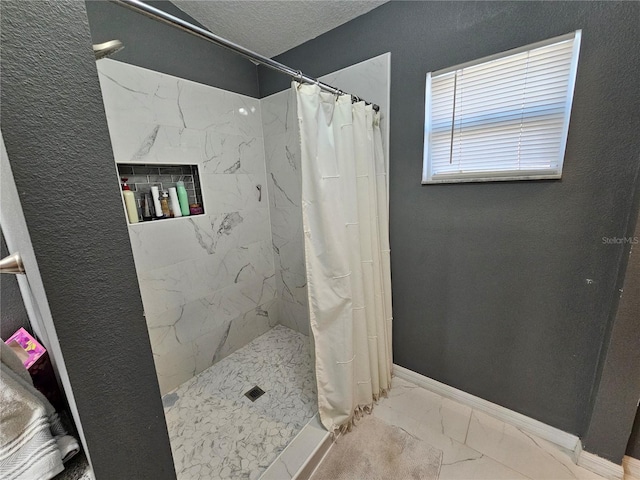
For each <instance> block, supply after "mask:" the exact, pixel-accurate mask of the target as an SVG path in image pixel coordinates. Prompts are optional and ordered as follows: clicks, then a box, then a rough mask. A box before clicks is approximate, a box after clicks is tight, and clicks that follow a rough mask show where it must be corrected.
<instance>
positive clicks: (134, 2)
mask: <svg viewBox="0 0 640 480" xmlns="http://www.w3.org/2000/svg"><path fill="white" fill-rule="evenodd" d="M111 1H112V2H113V3H116V4H119V5H122V6H125V7H128V8H130V9H132V10H134V11H136V12H138V13H141V14H143V15H146V16H147V17H150V18H153V19H154V20H159V21H161V22H164V23H168V24H169V25H171V26H173V27H176V28H179V29H180V30H183V31H185V32H187V33H190V34H192V35H195V36H196V37H200V38H203V39H205V40H208V41H210V42H213V43H215V44H216V45H220V46H221V47H225V48H227V49H229V50H231V51H232V52H235V53H238V54H240V55H242V56H243V57H245V58H248V59H249V60H251V61H253V62H257V63H260V64H262V65H264V66H266V67H269V68H271V69H273V70H276V71H277V72H281V73H284V74H286V75H289V76H290V77H293V78H295V79H296V80H297V81H298V82H299V83H310V84H316V85H318V86H319V87H320V89H321V90H324V91H325V92H330V93H333V94H334V95H343V94H346V93H345V92H343V91H342V90H340V89H338V88H335V87H332V86H331V85H327V84H326V83H323V82H321V81H319V80H318V79H316V78H313V77H310V76H308V75H305V74H304V73H302V71H301V70H294V69H293V68H291V67H288V66H287V65H284V64H283V63H280V62H277V61H275V60H273V59H271V58H268V57H265V56H264V55H260V54H259V53H256V52H254V51H252V50H249V49H248V48H245V47H243V46H242V45H238V44H237V43H234V42H232V41H230V40H227V39H226V38H222V37H220V36H218V35H216V34H214V33H211V32H210V31H209V30H205V29H204V28H200V27H198V26H196V25H193V24H191V23H189V22H186V21H184V20H182V19H181V18H178V17H175V16H173V15H171V14H169V13H167V12H164V11H162V10H160V9H158V8H155V7H152V6H151V5H148V4H146V3H144V2H141V1H140V0H111ZM347 95H348V94H347ZM351 100H352V101H356V102H357V101H361V100H362V99H361V98H360V97H358V96H356V95H351ZM365 103H367V104H370V105H371V103H369V102H365ZM373 109H374V110H375V111H376V112H377V111H379V110H380V107H378V105H375V104H373Z"/></svg>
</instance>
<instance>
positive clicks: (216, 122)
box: [97, 59, 299, 394]
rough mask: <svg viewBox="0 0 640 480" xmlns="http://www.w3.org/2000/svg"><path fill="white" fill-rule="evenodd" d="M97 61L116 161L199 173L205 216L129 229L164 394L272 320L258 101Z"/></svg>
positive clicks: (274, 281)
mask: <svg viewBox="0 0 640 480" xmlns="http://www.w3.org/2000/svg"><path fill="white" fill-rule="evenodd" d="M97 66H98V72H99V77H100V83H101V87H102V94H103V98H104V104H105V110H106V114H107V120H108V124H109V132H110V136H111V142H112V145H113V151H114V155H115V159H116V162H121V163H146V164H153V163H157V164H196V165H198V166H199V169H200V179H201V184H202V195H203V199H201V200H202V201H203V203H204V208H205V215H201V216H194V217H190V218H179V219H173V220H163V221H157V222H151V223H141V224H135V225H129V235H130V238H131V245H132V249H133V254H134V259H135V264H136V270H137V274H138V280H139V284H140V290H141V293H142V300H143V304H144V309H145V316H146V321H147V326H148V328H149V334H150V338H151V346H152V349H153V354H154V359H155V363H156V370H157V373H158V379H159V382H160V388H161V391H162V393H163V394H164V393H166V392H168V391H170V390H172V389H174V388H175V387H177V386H178V385H180V384H182V383H183V382H185V381H187V380H188V379H190V378H191V377H193V376H195V375H197V374H198V373H200V372H201V371H203V370H205V369H206V368H208V367H209V366H211V365H212V364H213V363H215V362H217V361H218V360H220V359H222V358H224V357H225V356H227V355H229V354H230V353H232V352H233V351H235V350H237V349H238V348H240V347H242V346H244V345H246V344H247V343H249V342H250V341H251V340H253V339H254V338H256V337H258V336H259V335H261V334H263V333H265V332H266V331H268V330H269V329H270V328H271V327H272V326H274V325H275V324H277V323H278V318H277V312H278V310H277V309H276V303H275V302H276V289H277V282H278V279H277V278H276V276H275V270H274V258H273V249H272V239H271V225H270V221H269V202H268V201H267V177H266V171H265V159H264V147H263V138H262V136H263V133H262V119H261V114H260V101H259V100H257V99H254V98H250V97H246V96H243V95H239V94H235V93H231V92H227V91H224V90H220V89H217V88H213V87H209V86H204V85H201V84H198V83H195V82H191V81H187V80H183V79H179V78H176V77H172V76H169V75H164V74H160V73H158V72H155V71H150V70H146V69H143V68H140V67H136V66H132V65H128V64H125V63H121V62H117V61H114V60H108V59H105V60H101V61H100V62H98V63H97ZM257 185H261V186H262V192H263V193H262V197H263V198H262V201H259V192H258V190H257V188H256V186H257ZM298 203H299V202H298Z"/></svg>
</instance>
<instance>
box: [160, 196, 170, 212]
mask: <svg viewBox="0 0 640 480" xmlns="http://www.w3.org/2000/svg"><path fill="white" fill-rule="evenodd" d="M160 208H162V215H163V216H164V218H171V209H169V193H168V192H167V191H166V190H163V191H162V197H160Z"/></svg>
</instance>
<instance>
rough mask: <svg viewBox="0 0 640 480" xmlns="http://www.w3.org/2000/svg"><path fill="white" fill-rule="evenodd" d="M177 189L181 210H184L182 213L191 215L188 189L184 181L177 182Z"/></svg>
mask: <svg viewBox="0 0 640 480" xmlns="http://www.w3.org/2000/svg"><path fill="white" fill-rule="evenodd" d="M176 189H177V190H178V200H179V201H180V211H181V212H182V215H189V195H187V189H186V188H184V182H183V181H179V182H176Z"/></svg>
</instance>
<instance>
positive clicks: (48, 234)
mask: <svg viewBox="0 0 640 480" xmlns="http://www.w3.org/2000/svg"><path fill="white" fill-rule="evenodd" d="M1 27H2V28H1V30H2V39H1V40H2V60H1V62H2V63H1V67H2V78H1V99H0V100H1V103H2V119H1V124H0V126H1V128H2V134H3V136H4V139H5V143H6V147H7V152H8V155H9V159H10V162H11V167H12V170H13V174H14V177H15V182H16V186H17V189H18V192H19V195H20V198H21V202H22V207H23V210H24V215H25V218H26V222H27V225H28V228H29V231H30V234H31V240H32V243H33V248H34V250H35V253H36V256H37V259H38V264H39V268H40V273H41V276H42V280H43V282H44V287H45V289H46V291H47V296H48V300H49V304H50V307H51V313H52V315H53V318H54V322H55V326H56V331H57V334H58V337H59V341H60V347H61V349H62V352H63V356H64V360H65V363H66V367H67V371H68V374H69V379H70V382H71V385H72V387H73V392H74V397H75V399H76V403H77V406H78V411H79V413H80V419H81V422H82V425H83V429H84V434H85V437H86V441H87V445H88V448H89V451H90V455H91V460H92V462H93V467H94V471H95V474H96V476H97V478H98V480H102V479H124V478H136V479H154V480H155V479H172V478H173V479H175V472H174V467H173V461H172V455H171V449H170V445H169V438H168V435H167V428H166V424H165V421H164V414H163V410H162V404H161V399H160V390H159V388H158V382H157V379H156V375H155V368H154V364H153V358H152V355H151V348H150V345H149V337H148V335H147V329H146V325H145V320H144V317H143V312H142V303H141V300H140V292H139V289H138V282H137V279H136V275H135V271H134V263H133V257H132V253H131V247H130V244H129V236H128V234H127V226H126V220H125V218H124V212H123V209H122V203H121V200H120V191H119V186H118V180H117V177H116V175H115V171H114V168H113V162H114V160H113V154H112V151H111V144H110V141H109V134H108V130H107V122H106V117H105V113H104V108H103V104H102V97H101V92H100V85H99V83H98V76H97V72H96V66H95V62H94V59H93V54H92V51H91V37H90V34H89V24H88V21H87V16H86V11H85V4H84V2H77V1H56V2H23V1H19V0H17V1H3V2H2V23H1Z"/></svg>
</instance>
